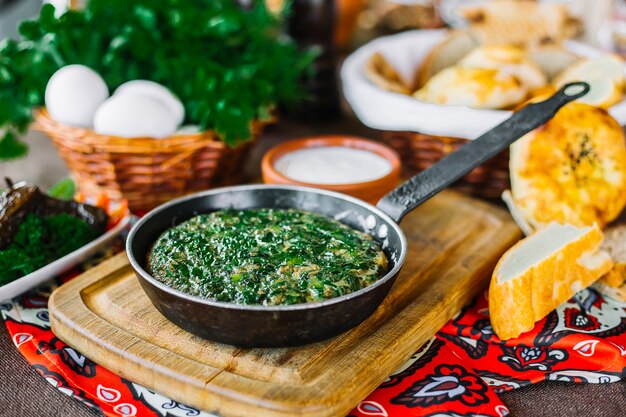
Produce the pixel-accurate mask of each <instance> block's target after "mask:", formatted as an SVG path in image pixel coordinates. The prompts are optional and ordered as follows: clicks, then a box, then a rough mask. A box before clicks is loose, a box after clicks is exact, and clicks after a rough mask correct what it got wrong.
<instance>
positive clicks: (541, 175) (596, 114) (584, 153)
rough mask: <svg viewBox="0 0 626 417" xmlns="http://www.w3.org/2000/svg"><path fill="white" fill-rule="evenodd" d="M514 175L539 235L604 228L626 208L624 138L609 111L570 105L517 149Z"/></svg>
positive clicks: (519, 201) (516, 192) (518, 197)
mask: <svg viewBox="0 0 626 417" xmlns="http://www.w3.org/2000/svg"><path fill="white" fill-rule="evenodd" d="M510 173H511V192H512V195H513V199H514V201H515V204H516V206H517V207H518V208H519V210H520V212H521V213H522V214H523V215H524V217H525V218H526V220H527V221H528V222H529V223H530V224H531V225H532V226H533V228H534V229H536V230H538V229H540V228H542V227H543V226H545V225H546V224H548V223H550V222H552V221H557V222H558V223H568V224H573V225H575V226H588V225H591V224H593V223H598V224H599V225H600V226H601V227H602V226H604V225H606V224H608V223H609V222H610V221H612V220H613V219H615V218H616V217H617V216H619V214H620V213H621V212H622V210H623V209H624V206H625V205H626V144H625V142H624V133H623V131H622V128H621V126H620V125H619V123H618V122H617V121H616V120H615V119H613V118H612V117H611V116H610V115H609V114H608V113H607V112H606V111H605V110H603V109H599V108H596V107H592V106H589V105H586V104H583V103H576V102H575V103H570V104H568V105H566V106H565V107H563V108H562V109H561V110H560V111H559V112H558V113H557V115H556V116H555V117H554V118H553V119H552V120H550V121H549V122H548V123H546V124H545V125H544V126H543V127H541V128H539V129H536V130H534V131H533V132H531V133H529V134H527V135H526V136H524V137H523V138H521V139H519V140H518V141H517V142H515V143H514V144H513V145H512V146H511V156H510Z"/></svg>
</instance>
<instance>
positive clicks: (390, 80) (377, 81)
mask: <svg viewBox="0 0 626 417" xmlns="http://www.w3.org/2000/svg"><path fill="white" fill-rule="evenodd" d="M365 76H366V77H367V79H368V80H370V81H371V82H372V83H373V84H374V85H376V86H378V87H380V88H382V89H383V90H387V91H393V92H395V93H401V94H411V93H412V92H413V89H412V88H411V86H409V85H407V83H406V82H405V81H404V80H403V79H402V76H401V75H400V73H398V71H396V69H395V68H393V66H392V65H391V64H390V63H389V62H388V61H387V59H386V58H385V56H384V55H383V54H381V53H380V52H376V53H375V54H373V55H372V56H371V57H370V58H369V59H368V60H367V62H366V63H365Z"/></svg>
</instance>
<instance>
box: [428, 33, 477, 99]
mask: <svg viewBox="0 0 626 417" xmlns="http://www.w3.org/2000/svg"><path fill="white" fill-rule="evenodd" d="M479 45H480V44H479V43H478V40H477V39H476V38H475V37H474V36H472V34H471V33H469V32H467V31H464V30H456V31H452V32H450V34H449V35H448V36H447V37H446V38H445V39H444V40H443V41H441V42H440V43H438V44H437V45H436V46H435V47H434V48H432V49H431V50H430V52H428V55H426V58H425V59H424V61H423V62H422V65H421V66H420V68H419V69H418V72H417V75H416V85H417V87H422V86H424V85H425V84H426V83H427V82H428V80H430V79H431V78H432V77H433V76H434V75H435V74H437V73H439V72H440V71H441V70H443V69H445V68H448V67H451V66H453V65H456V64H457V63H458V62H459V61H460V60H461V59H462V58H463V57H465V56H466V55H467V54H469V53H470V52H472V50H474V49H475V48H477V47H478V46H479Z"/></svg>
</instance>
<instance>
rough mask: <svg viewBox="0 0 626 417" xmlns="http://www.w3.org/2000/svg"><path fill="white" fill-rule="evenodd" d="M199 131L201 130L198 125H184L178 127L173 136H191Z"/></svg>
mask: <svg viewBox="0 0 626 417" xmlns="http://www.w3.org/2000/svg"><path fill="white" fill-rule="evenodd" d="M201 131H202V130H201V129H200V126H198V125H184V126H181V127H179V128H178V129H177V130H176V132H174V135H191V134H194V133H200V132H201Z"/></svg>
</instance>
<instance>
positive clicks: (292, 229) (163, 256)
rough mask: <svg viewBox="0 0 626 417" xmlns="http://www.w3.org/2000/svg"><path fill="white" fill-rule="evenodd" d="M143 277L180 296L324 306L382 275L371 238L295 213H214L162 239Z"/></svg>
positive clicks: (380, 256)
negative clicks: (148, 276)
mask: <svg viewBox="0 0 626 417" xmlns="http://www.w3.org/2000/svg"><path fill="white" fill-rule="evenodd" d="M147 266H148V272H150V273H151V274H152V276H154V277H155V278H156V279H158V280H159V281H161V282H163V283H164V284H166V285H169V286H171V287H172V288H175V289H177V290H179V291H182V292H184V293H186V294H190V295H194V296H198V297H202V298H208V299H213V300H216V301H224V302H232V303H238V304H261V305H277V304H298V303H305V302H314V301H323V300H326V299H329V298H333V297H338V296H341V295H345V294H349V293H352V292H354V291H358V290H360V289H361V288H365V287H367V286H368V285H371V284H372V283H374V282H375V281H377V280H378V279H379V278H380V277H382V276H383V275H385V273H386V272H387V257H386V256H385V254H384V252H383V251H382V250H381V248H380V246H379V245H378V243H376V242H375V241H374V240H373V239H372V238H371V236H369V235H368V234H366V233H363V232H360V231H357V230H354V229H352V228H350V227H348V226H346V225H345V224H343V223H340V222H338V221H337V220H334V219H331V218H329V217H326V216H322V215H320V214H317V213H312V212H307V211H302V210H293V209H287V210H278V209H248V210H218V211H215V212H213V213H210V214H203V215H199V216H196V217H193V218H191V219H189V220H187V221H185V222H183V223H181V224H179V225H178V226H175V227H173V228H171V229H169V230H167V231H165V233H163V234H162V235H161V236H160V237H159V239H157V241H156V242H155V244H154V246H153V247H152V250H151V251H150V254H149V255H148V262H147Z"/></svg>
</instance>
